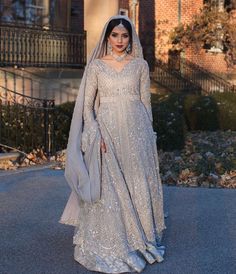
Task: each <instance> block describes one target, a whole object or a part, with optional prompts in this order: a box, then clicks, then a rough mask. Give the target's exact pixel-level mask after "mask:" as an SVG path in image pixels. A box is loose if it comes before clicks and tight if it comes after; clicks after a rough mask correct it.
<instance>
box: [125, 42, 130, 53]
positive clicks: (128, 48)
mask: <svg viewBox="0 0 236 274" xmlns="http://www.w3.org/2000/svg"><path fill="white" fill-rule="evenodd" d="M130 51H131V46H130V44H128V46H127V48H126V52H127V53H130Z"/></svg>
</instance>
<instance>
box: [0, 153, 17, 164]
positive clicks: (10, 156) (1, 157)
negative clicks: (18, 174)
mask: <svg viewBox="0 0 236 274" xmlns="http://www.w3.org/2000/svg"><path fill="white" fill-rule="evenodd" d="M20 156H21V153H20V152H6V153H0V162H1V161H8V160H10V161H15V160H17V159H18V158H19V157H20Z"/></svg>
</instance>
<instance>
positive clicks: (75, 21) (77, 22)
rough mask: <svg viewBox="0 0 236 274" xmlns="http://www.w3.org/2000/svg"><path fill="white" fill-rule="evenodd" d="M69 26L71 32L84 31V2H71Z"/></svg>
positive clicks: (75, 0)
mask: <svg viewBox="0 0 236 274" xmlns="http://www.w3.org/2000/svg"><path fill="white" fill-rule="evenodd" d="M70 25H71V30H72V31H76V32H80V31H83V30H84V0H71V19H70Z"/></svg>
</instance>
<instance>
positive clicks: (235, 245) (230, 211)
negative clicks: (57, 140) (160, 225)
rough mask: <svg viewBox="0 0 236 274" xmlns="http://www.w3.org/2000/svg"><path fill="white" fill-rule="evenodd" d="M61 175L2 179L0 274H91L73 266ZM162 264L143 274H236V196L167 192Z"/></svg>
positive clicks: (212, 192)
mask: <svg viewBox="0 0 236 274" xmlns="http://www.w3.org/2000/svg"><path fill="white" fill-rule="evenodd" d="M69 192H70V190H69V187H68V186H67V184H66V182H65V179H64V177H63V171H60V170H59V171H58V170H50V169H44V170H36V171H30V172H22V173H16V174H15V173H12V174H11V175H4V174H1V173H0V273H1V274H31V273H32V274H54V273H55V274H85V273H86V274H89V273H95V272H89V271H87V270H86V269H84V268H83V267H82V266H80V265H79V264H78V263H76V262H75V261H74V260H73V245H72V236H73V227H70V226H65V225H61V224H59V223H58V219H59V218H60V215H61V213H62V211H63V208H64V206H65V203H66V200H67V198H68V196H69ZM164 197H165V208H166V209H165V210H166V211H168V213H169V217H168V218H167V220H166V225H167V230H166V232H165V236H164V239H163V244H164V245H165V246H166V255H165V260H164V262H162V263H160V264H154V265H151V266H150V265H148V266H147V267H146V268H145V270H144V271H143V273H144V274H148V273H160V274H205V273H211V274H218V273H220V274H234V273H236V190H226V189H204V188H177V187H164Z"/></svg>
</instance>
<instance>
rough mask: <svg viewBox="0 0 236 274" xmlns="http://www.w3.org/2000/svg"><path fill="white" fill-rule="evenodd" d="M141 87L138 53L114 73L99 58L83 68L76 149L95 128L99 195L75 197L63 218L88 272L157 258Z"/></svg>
mask: <svg viewBox="0 0 236 274" xmlns="http://www.w3.org/2000/svg"><path fill="white" fill-rule="evenodd" d="M149 87H150V80H149V69H148V65H147V62H146V61H144V60H143V59H141V58H136V59H134V60H133V61H131V62H130V63H128V64H127V65H126V66H125V67H124V68H123V70H122V71H120V72H117V71H115V70H114V69H112V68H111V67H109V66H108V65H107V64H105V63H104V62H103V61H102V60H99V59H96V60H94V61H93V62H92V63H91V64H90V67H89V69H88V78H87V85H86V91H85V94H86V96H85V104H84V117H85V124H84V131H83V136H82V149H83V150H84V151H85V150H86V148H87V146H88V145H89V142H90V139H92V138H91V136H92V134H94V132H95V131H96V128H97V127H99V129H100V131H101V135H102V137H103V139H104V142H105V144H106V147H107V152H106V153H103V155H102V182H101V185H102V196H101V200H99V201H98V202H96V203H95V204H93V205H88V204H86V203H81V205H80V209H79V216H78V220H71V221H72V223H73V224H74V225H76V230H75V234H74V238H73V239H74V240H73V242H74V244H75V245H76V246H75V253H74V258H75V260H76V261H78V262H79V263H81V264H82V265H84V266H85V267H86V268H88V269H90V270H93V271H100V272H104V273H122V272H133V271H137V272H141V271H142V270H143V269H144V267H145V265H146V262H148V263H154V262H155V261H156V262H161V261H162V260H163V255H164V247H162V246H160V240H161V236H162V231H163V229H165V224H164V214H163V194H162V185H161V180H160V175H159V163H158V155H157V149H156V135H155V133H154V132H153V127H152V111H151V103H150V88H149ZM97 92H98V93H99V96H100V105H99V110H98V113H97V116H96V117H95V114H94V111H93V105H94V98H95V95H96V93H97Z"/></svg>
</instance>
